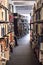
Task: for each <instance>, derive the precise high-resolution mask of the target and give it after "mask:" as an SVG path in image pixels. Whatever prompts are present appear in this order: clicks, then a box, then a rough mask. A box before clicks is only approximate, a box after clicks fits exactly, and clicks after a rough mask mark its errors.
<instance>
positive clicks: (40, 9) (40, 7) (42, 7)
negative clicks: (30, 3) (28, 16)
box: [35, 5, 43, 13]
mask: <svg viewBox="0 0 43 65" xmlns="http://www.w3.org/2000/svg"><path fill="white" fill-rule="evenodd" d="M42 8H43V5H42V6H40V7H39V8H38V9H37V10H36V11H35V13H36V12H37V11H40V10H41V9H42Z"/></svg>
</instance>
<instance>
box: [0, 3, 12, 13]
mask: <svg viewBox="0 0 43 65" xmlns="http://www.w3.org/2000/svg"><path fill="white" fill-rule="evenodd" d="M0 8H3V9H5V10H8V11H9V13H11V14H12V12H11V11H10V10H9V9H8V8H7V7H5V6H4V5H2V4H1V3H0Z"/></svg>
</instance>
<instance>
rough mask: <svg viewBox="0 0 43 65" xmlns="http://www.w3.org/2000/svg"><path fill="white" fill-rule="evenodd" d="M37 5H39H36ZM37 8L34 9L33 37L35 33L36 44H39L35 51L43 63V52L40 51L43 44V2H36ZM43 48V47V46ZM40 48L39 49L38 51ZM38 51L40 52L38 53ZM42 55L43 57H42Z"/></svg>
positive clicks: (39, 0) (40, 0)
mask: <svg viewBox="0 0 43 65" xmlns="http://www.w3.org/2000/svg"><path fill="white" fill-rule="evenodd" d="M36 4H37V5H36ZM36 4H35V5H36V7H37V8H36V7H35V6H34V8H33V9H35V10H33V30H34V31H33V36H34V33H35V35H37V37H36V36H34V37H36V40H34V41H36V43H35V42H34V41H33V42H34V44H37V47H36V48H35V49H34V50H35V52H36V55H37V58H38V60H39V61H41V62H42V60H41V58H43V54H41V51H43V50H40V48H41V43H42V44H43V41H42V39H43V32H42V33H41V31H42V30H43V2H42V0H38V2H36ZM42 47H43V45H42ZM37 48H38V49H37ZM37 51H38V52H37ZM41 55H42V56H41ZM42 63H43V62H42Z"/></svg>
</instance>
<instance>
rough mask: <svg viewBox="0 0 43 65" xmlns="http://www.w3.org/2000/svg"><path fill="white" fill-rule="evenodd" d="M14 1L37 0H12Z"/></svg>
mask: <svg viewBox="0 0 43 65" xmlns="http://www.w3.org/2000/svg"><path fill="white" fill-rule="evenodd" d="M12 1H35V0H12Z"/></svg>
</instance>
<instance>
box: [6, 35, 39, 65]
mask: <svg viewBox="0 0 43 65" xmlns="http://www.w3.org/2000/svg"><path fill="white" fill-rule="evenodd" d="M7 65H40V64H39V62H38V60H37V58H36V57H35V55H34V54H33V52H32V49H31V45H30V42H29V34H27V35H26V36H24V37H22V38H21V39H19V40H18V46H16V47H14V49H13V53H11V58H10V60H9V61H8V62H7Z"/></svg>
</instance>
